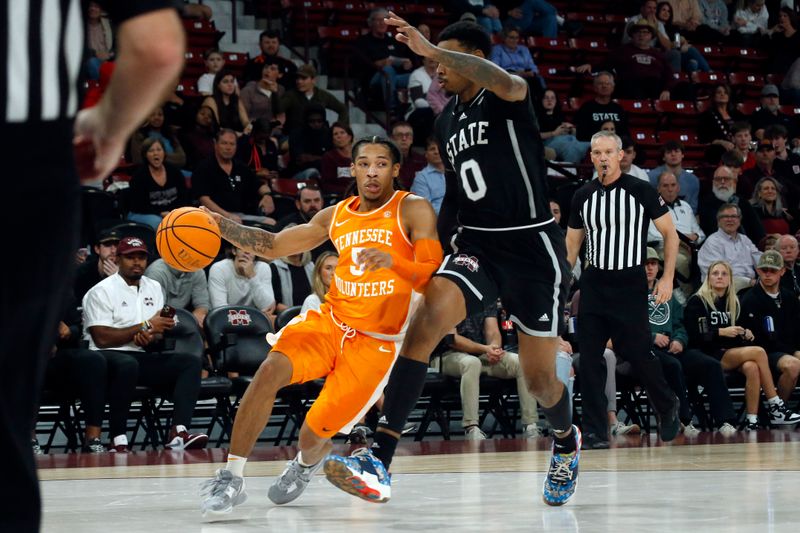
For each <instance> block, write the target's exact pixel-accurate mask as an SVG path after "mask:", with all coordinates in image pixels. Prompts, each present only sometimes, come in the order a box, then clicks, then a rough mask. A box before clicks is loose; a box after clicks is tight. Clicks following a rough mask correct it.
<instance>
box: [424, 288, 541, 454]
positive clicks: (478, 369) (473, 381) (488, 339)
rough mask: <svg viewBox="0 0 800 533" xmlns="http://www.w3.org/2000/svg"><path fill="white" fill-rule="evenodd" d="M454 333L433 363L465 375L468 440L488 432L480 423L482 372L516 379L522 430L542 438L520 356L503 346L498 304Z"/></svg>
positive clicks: (463, 405)
mask: <svg viewBox="0 0 800 533" xmlns="http://www.w3.org/2000/svg"><path fill="white" fill-rule="evenodd" d="M452 333H453V341H452V344H451V345H450V346H449V349H448V350H447V351H445V352H444V353H443V354H441V356H440V357H434V359H433V366H434V368H436V369H437V370H440V371H441V372H442V374H445V375H446V376H452V377H460V378H461V408H462V411H463V418H462V422H461V425H462V427H463V428H464V434H465V437H464V438H465V439H466V440H484V439H486V434H484V432H483V431H481V428H480V426H479V425H478V421H479V417H478V415H479V412H478V401H479V399H480V377H481V374H483V375H487V376H492V377H496V378H501V379H516V380H517V394H518V395H519V403H520V411H521V416H520V418H521V419H522V430H523V436H524V437H525V438H536V437H541V436H542V433H541V431H540V430H539V428H538V427H537V425H536V422H537V420H538V419H539V414H538V413H537V411H536V407H537V406H536V399H535V398H534V397H533V395H531V393H530V392H529V391H528V387H527V385H526V383H525V375H524V374H523V373H522V368H521V367H520V363H519V355H517V354H516V353H513V352H508V351H506V350H504V349H503V338H502V335H501V333H500V326H499V324H498V322H497V303H496V302H495V303H493V304H491V305H489V307H488V308H487V309H486V310H484V311H483V312H482V313H479V314H477V315H473V316H469V317H467V318H466V320H464V321H463V322H461V323H460V324H459V325H458V326H457V327H456V329H455V330H454V331H453V332H452Z"/></svg>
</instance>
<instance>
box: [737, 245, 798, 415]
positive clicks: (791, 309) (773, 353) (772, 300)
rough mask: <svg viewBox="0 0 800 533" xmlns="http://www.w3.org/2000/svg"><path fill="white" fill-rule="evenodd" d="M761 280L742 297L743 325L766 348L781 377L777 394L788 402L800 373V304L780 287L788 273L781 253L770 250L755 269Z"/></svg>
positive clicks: (774, 369) (756, 341) (773, 370)
mask: <svg viewBox="0 0 800 533" xmlns="http://www.w3.org/2000/svg"><path fill="white" fill-rule="evenodd" d="M756 271H757V272H758V283H757V284H756V285H755V287H753V288H752V289H750V290H749V291H748V292H747V294H745V295H744V296H743V297H742V326H744V327H745V328H747V329H749V330H750V331H752V332H753V335H755V343H756V344H757V345H758V346H761V347H762V348H764V349H765V350H766V351H767V357H768V358H769V364H770V368H772V372H773V373H774V374H776V375H777V376H779V377H778V382H777V385H778V395H779V396H780V397H781V399H782V400H784V401H786V400H788V399H789V396H790V395H791V394H792V390H794V387H795V385H796V384H797V377H798V376H800V327H798V326H800V303H798V301H797V298H795V297H794V296H793V295H792V293H791V292H789V291H787V290H786V289H784V288H782V287H781V286H780V279H781V276H782V275H783V274H784V273H785V272H786V269H785V268H784V265H783V258H782V257H781V254H780V253H778V252H777V251H775V250H767V251H766V252H764V254H763V255H762V256H761V259H759V261H758V266H757V268H756Z"/></svg>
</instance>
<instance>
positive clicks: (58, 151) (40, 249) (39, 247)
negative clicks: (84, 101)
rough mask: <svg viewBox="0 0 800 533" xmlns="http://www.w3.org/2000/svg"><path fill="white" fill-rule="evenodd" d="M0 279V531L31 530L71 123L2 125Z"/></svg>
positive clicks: (68, 244) (60, 266) (35, 525)
mask: <svg viewBox="0 0 800 533" xmlns="http://www.w3.org/2000/svg"><path fill="white" fill-rule="evenodd" d="M2 128H3V135H2V136H0V138H2V147H3V150H4V151H3V157H2V167H0V168H2V170H0V173H1V174H2V191H3V200H4V201H3V205H2V209H0V221H1V227H2V228H3V267H4V276H5V278H4V279H3V283H2V289H0V457H2V458H3V461H4V464H5V479H6V480H7V483H6V492H5V493H4V494H3V496H2V498H0V531H14V532H15V533H21V532H29V531H38V530H39V520H40V506H41V505H40V500H39V484H38V481H37V478H36V469H35V466H34V458H33V450H32V448H31V432H32V429H33V419H34V411H35V409H36V406H37V405H38V399H39V391H40V387H41V382H42V376H43V373H44V367H45V361H46V358H47V357H48V356H49V354H50V350H51V349H52V347H53V345H54V344H55V339H56V326H57V325H58V320H59V319H60V317H61V316H62V313H63V305H64V301H65V298H64V295H65V290H66V289H67V288H68V287H69V286H70V285H71V277H72V270H73V269H72V266H73V264H74V259H73V256H74V253H75V250H76V249H77V247H78V220H79V217H80V209H79V207H80V206H79V204H80V188H79V186H78V179H77V176H76V174H75V170H74V168H75V167H74V163H73V159H72V145H71V139H72V124H71V122H69V121H64V122H63V123H48V124H46V125H44V126H42V127H41V128H34V127H31V126H11V127H10V126H7V125H6V126H2Z"/></svg>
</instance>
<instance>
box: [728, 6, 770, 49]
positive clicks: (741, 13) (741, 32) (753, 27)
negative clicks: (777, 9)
mask: <svg viewBox="0 0 800 533" xmlns="http://www.w3.org/2000/svg"><path fill="white" fill-rule="evenodd" d="M746 4H747V5H746V7H742V8H740V9H738V10H737V11H736V13H735V14H734V15H733V26H734V27H735V28H736V31H737V32H738V41H739V43H741V44H743V45H745V46H758V45H759V44H760V43H761V41H762V40H763V37H764V36H765V35H767V33H768V31H769V30H768V28H767V24H768V22H769V12H768V11H767V6H766V5H764V4H765V2H764V0H746Z"/></svg>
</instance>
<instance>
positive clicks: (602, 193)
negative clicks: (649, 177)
mask: <svg viewBox="0 0 800 533" xmlns="http://www.w3.org/2000/svg"><path fill="white" fill-rule="evenodd" d="M667 212H668V210H667V207H666V205H665V203H664V200H663V199H662V198H661V196H660V195H659V194H658V193H657V192H656V191H655V189H653V187H652V186H651V185H650V184H649V183H646V182H644V181H642V180H640V179H638V178H634V177H633V176H631V175H629V174H622V175H621V176H620V177H619V179H617V180H616V181H614V183H612V184H610V185H608V186H607V187H604V186H603V185H601V184H600V182H599V180H592V181H591V182H589V183H587V184H586V185H584V186H583V187H581V188H580V189H578V191H577V192H576V193H575V195H574V196H573V198H572V208H571V209H570V216H569V227H571V228H574V229H585V230H586V239H585V243H586V260H587V262H588V263H589V264H590V265H592V266H594V267H595V268H599V269H600V270H623V269H626V268H631V267H635V266H639V265H642V264H644V261H645V257H646V255H647V229H648V226H649V223H650V220H651V219H652V220H655V219H657V218H659V217H661V216H662V215H664V214H666V213H667Z"/></svg>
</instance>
